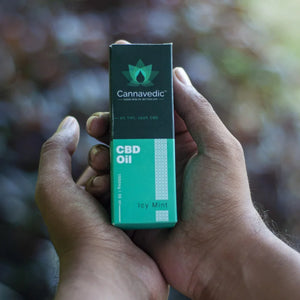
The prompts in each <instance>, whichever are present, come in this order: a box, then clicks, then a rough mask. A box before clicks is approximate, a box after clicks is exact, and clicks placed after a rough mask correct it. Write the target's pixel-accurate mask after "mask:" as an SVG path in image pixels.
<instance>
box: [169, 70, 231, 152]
mask: <svg viewBox="0 0 300 300" xmlns="http://www.w3.org/2000/svg"><path fill="white" fill-rule="evenodd" d="M173 74H174V77H173V78H174V94H175V97H174V98H175V109H176V111H177V112H178V114H179V115H180V117H181V118H182V119H183V120H184V122H185V124H186V126H187V128H188V130H189V131H190V133H191V135H192V137H193V139H194V140H195V142H196V143H197V146H198V149H202V147H203V144H204V145H205V146H213V145H215V144H220V140H223V139H224V137H226V136H228V134H230V133H229V131H228V130H227V128H226V127H225V125H224V124H223V123H222V121H221V120H220V119H219V117H218V116H217V114H216V113H215V111H214V110H213V108H212V106H211V105H210V103H209V102H208V101H207V100H206V99H205V98H204V97H203V96H202V95H201V94H200V93H199V92H198V91H197V90H196V89H195V88H194V87H193V85H192V83H191V81H190V79H189V77H188V75H187V74H186V72H185V71H184V69H182V68H175V69H174V71H173Z"/></svg>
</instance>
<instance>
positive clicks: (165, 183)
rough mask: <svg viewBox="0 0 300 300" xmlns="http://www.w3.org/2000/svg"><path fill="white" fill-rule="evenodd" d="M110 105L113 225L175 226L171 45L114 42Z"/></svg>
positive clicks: (111, 56) (137, 226) (136, 227)
mask: <svg viewBox="0 0 300 300" xmlns="http://www.w3.org/2000/svg"><path fill="white" fill-rule="evenodd" d="M110 105H111V142H110V151H111V217H112V224H113V225H115V226H117V227H121V228H131V229H140V228H163V227H172V226H174V225H175V224H176V222H177V209H176V179H175V176H176V172H175V140H174V107H173V82H172V44H126V45H119V44H113V45H111V46H110Z"/></svg>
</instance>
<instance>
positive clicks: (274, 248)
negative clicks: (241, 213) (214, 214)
mask: <svg viewBox="0 0 300 300" xmlns="http://www.w3.org/2000/svg"><path fill="white" fill-rule="evenodd" d="M255 215H256V216H255ZM255 215H253V216H252V217H250V220H249V222H245V221H244V222H242V223H241V224H240V226H239V227H237V228H236V229H235V230H234V231H232V234H231V235H229V236H225V237H224V239H223V240H220V241H219V245H220V247H218V246H216V247H215V248H214V251H213V255H211V257H210V263H209V265H210V266H211V267H210V269H209V271H210V272H209V273H208V274H210V275H211V276H210V277H209V278H206V279H207V281H206V283H207V284H206V285H204V284H203V282H200V283H199V285H198V286H200V287H201V286H202V288H201V289H198V291H197V289H195V290H194V293H193V299H212V300H219V299H222V300H227V299H228V300H229V299H230V300H236V299H237V300H238V299H244V300H247V299H264V300H269V299H270V300H271V299H272V300H274V299H295V295H299V285H300V255H299V253H297V252H296V251H294V250H293V249H292V248H290V247H289V246H288V245H286V244H285V243H284V242H282V241H281V240H280V239H278V238H277V237H276V236H275V235H274V234H273V233H272V232H271V231H270V230H269V229H268V228H267V227H266V225H265V224H264V223H263V221H262V220H261V218H260V217H259V216H258V214H257V213H256V214H255ZM296 298H297V297H296Z"/></svg>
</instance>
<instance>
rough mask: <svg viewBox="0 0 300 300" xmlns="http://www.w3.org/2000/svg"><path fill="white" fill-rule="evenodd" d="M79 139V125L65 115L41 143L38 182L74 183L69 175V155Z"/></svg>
mask: <svg viewBox="0 0 300 300" xmlns="http://www.w3.org/2000/svg"><path fill="white" fill-rule="evenodd" d="M78 141H79V125H78V123H77V121H76V119H75V118H73V117H66V118H65V119H64V120H63V121H62V122H61V124H60V125H59V127H58V129H57V131H56V132H55V134H54V135H53V136H52V137H51V138H49V139H48V140H47V141H46V142H45V143H44V145H43V147H42V151H41V157H40V164H39V175H38V180H39V182H41V181H42V182H43V181H48V180H49V181H51V182H52V181H55V182H56V181H60V180H61V179H62V178H63V179H64V180H66V181H67V182H68V183H74V181H73V179H72V176H71V156H72V154H73V152H74V151H75V149H76V147H77V144H78Z"/></svg>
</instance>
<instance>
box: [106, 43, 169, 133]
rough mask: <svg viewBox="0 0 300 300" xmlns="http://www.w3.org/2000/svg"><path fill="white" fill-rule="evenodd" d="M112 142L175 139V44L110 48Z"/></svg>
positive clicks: (112, 46)
mask: <svg viewBox="0 0 300 300" xmlns="http://www.w3.org/2000/svg"><path fill="white" fill-rule="evenodd" d="M110 105H111V117H112V124H111V126H112V138H113V139H131V138H174V107H173V81H172V44H126V45H119V44H113V45H111V46H110Z"/></svg>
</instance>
